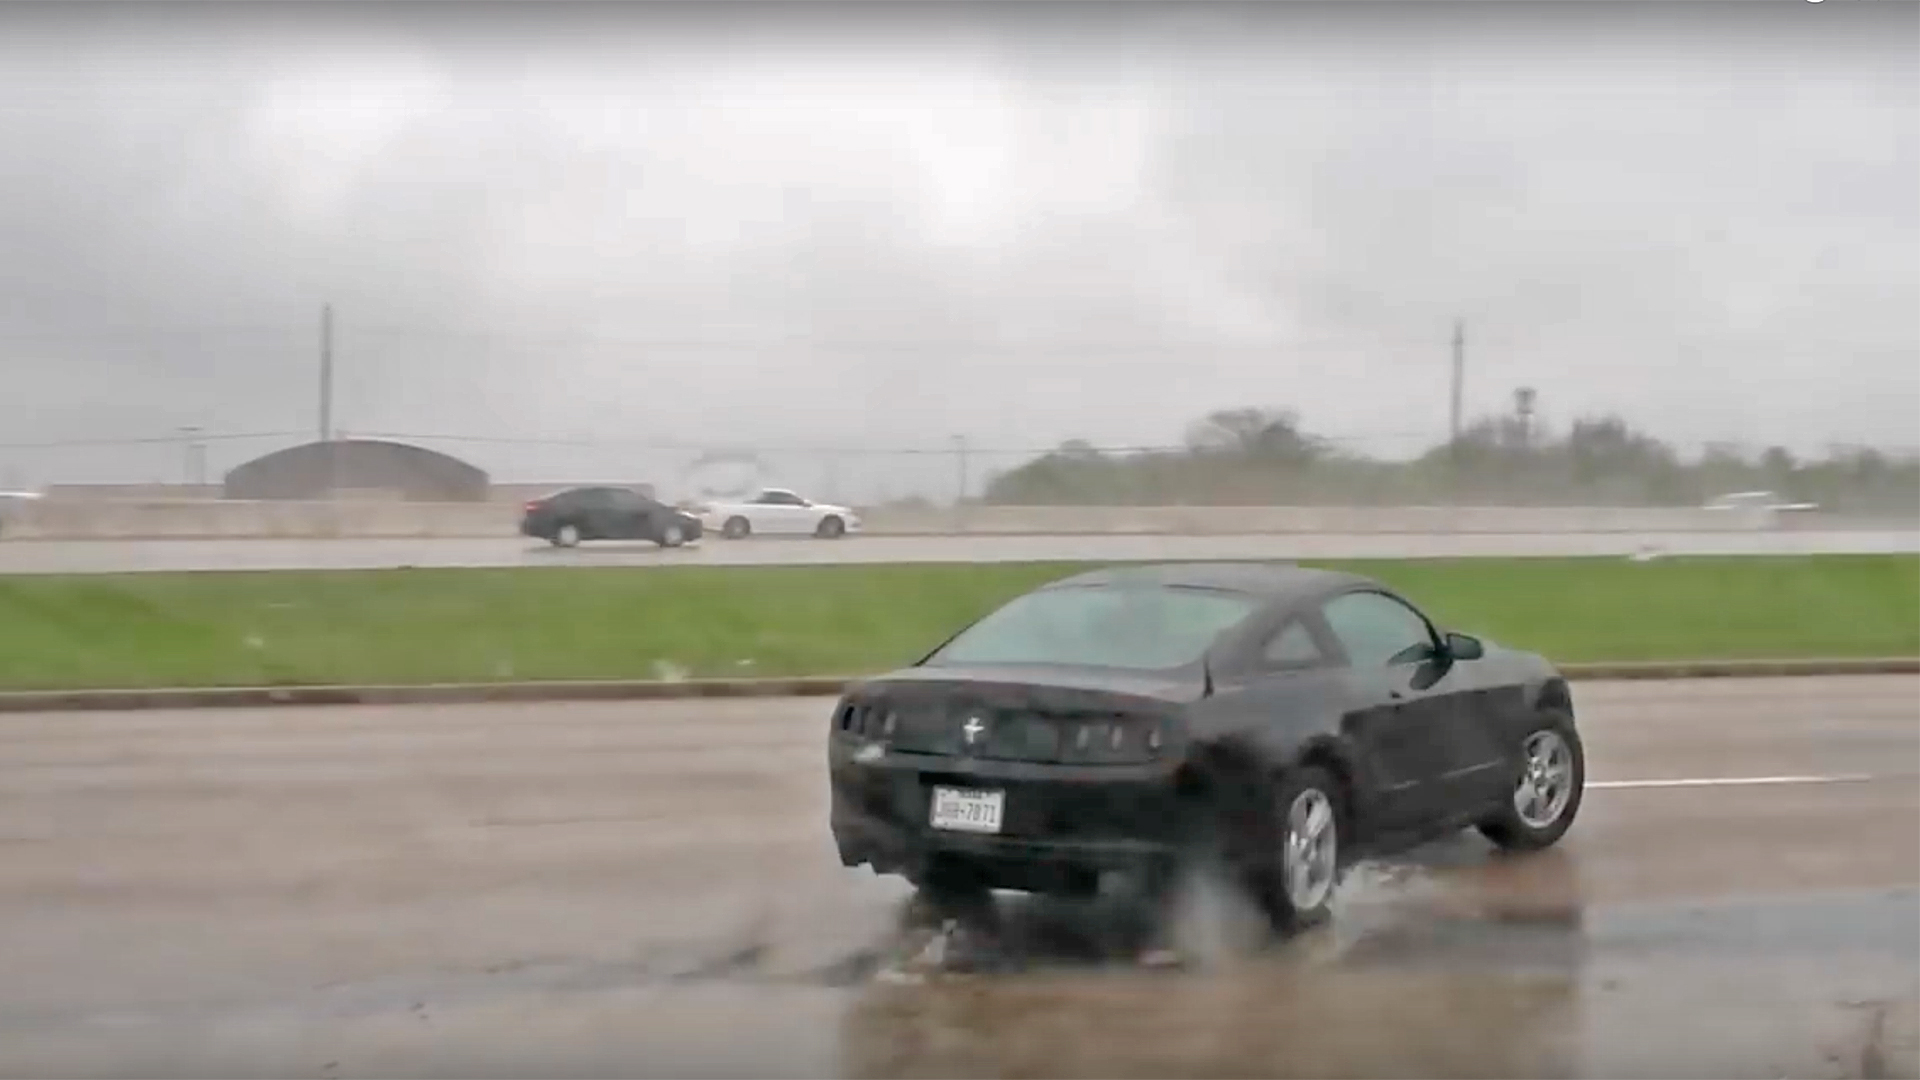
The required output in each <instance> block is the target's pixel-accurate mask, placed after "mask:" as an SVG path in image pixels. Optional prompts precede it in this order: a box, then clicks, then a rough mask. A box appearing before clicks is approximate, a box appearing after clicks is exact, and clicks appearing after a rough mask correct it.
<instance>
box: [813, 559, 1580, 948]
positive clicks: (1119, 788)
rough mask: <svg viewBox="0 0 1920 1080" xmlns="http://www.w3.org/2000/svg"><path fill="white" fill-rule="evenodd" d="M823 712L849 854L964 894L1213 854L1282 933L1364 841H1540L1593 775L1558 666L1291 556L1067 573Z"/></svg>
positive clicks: (1090, 878) (1076, 887) (1191, 862)
mask: <svg viewBox="0 0 1920 1080" xmlns="http://www.w3.org/2000/svg"><path fill="white" fill-rule="evenodd" d="M829 727H830V732H829V736H828V742H829V750H828V760H829V775H830V780H829V782H830V784H831V787H832V792H831V794H832V804H831V805H832V809H831V825H832V830H833V836H834V840H835V843H836V844H837V845H838V847H839V853H840V860H841V862H842V863H843V864H844V865H847V866H861V865H866V866H870V867H872V869H873V870H874V871H875V872H877V873H884V874H901V875H904V876H905V877H907V878H908V879H910V880H911V881H912V882H914V884H915V885H917V886H918V887H919V889H920V894H921V896H922V897H923V898H927V899H928V900H929V901H930V902H931V903H932V904H934V905H935V906H946V907H948V908H949V910H954V911H959V910H963V909H964V907H965V906H966V905H969V904H974V903H979V902H980V901H981V899H982V898H984V897H987V896H990V893H989V890H994V889H1011V890H1021V891H1027V892H1044V893H1067V894H1076V893H1088V892H1092V891H1094V890H1095V889H1097V888H1098V887H1099V884H1098V883H1099V882H1100V880H1101V878H1102V876H1103V875H1105V874H1107V873H1109V872H1114V873H1118V874H1120V875H1122V880H1134V881H1138V882H1144V883H1147V887H1148V890H1149V892H1152V891H1153V890H1155V889H1159V890H1161V891H1164V890H1165V888H1166V886H1167V884H1168V883H1170V882H1172V881H1173V880H1175V879H1176V878H1177V877H1178V876H1179V875H1180V873H1182V872H1183V871H1184V870H1186V869H1188V868H1191V867H1193V866H1196V865H1205V866H1208V867H1211V868H1214V869H1216V870H1219V871H1221V872H1224V873H1225V874H1226V875H1227V876H1228V878H1229V880H1231V881H1233V882H1234V883H1235V884H1236V885H1238V886H1240V887H1243V888H1244V889H1245V890H1247V893H1248V895H1250V897H1251V898H1252V899H1253V900H1255V901H1256V902H1257V903H1258V904H1259V906H1260V907H1261V908H1262V909H1263V910H1264V912H1265V913H1266V915H1267V916H1268V918H1269V919H1270V920H1271V921H1272V923H1273V925H1274V928H1275V929H1276V930H1278V931H1280V932H1282V933H1286V932H1290V931H1292V930H1295V929H1298V928H1301V927H1304V926H1307V925H1311V924H1313V923H1316V922H1319V921H1321V920H1322V919H1324V918H1325V917H1326V915H1327V913H1328V910H1329V906H1330V903H1331V900H1332V896H1333V891H1334V886H1335V882H1336V879H1337V876H1338V874H1339V873H1340V871H1341V869H1342V868H1344V867H1345V866H1347V865H1349V864H1350V863H1351V862H1352V861H1354V860H1355V859H1358V858H1362V857H1366V856H1377V855H1384V854H1390V853H1393V852H1396V851H1400V850H1404V849H1406V848H1410V847H1413V846H1415V845H1417V844H1420V843H1423V842H1425V841H1428V840H1432V839H1436V838H1438V837H1440V836H1442V835H1445V834H1447V833H1450V832H1454V831H1457V830H1460V829H1465V828H1478V829H1479V830H1480V831H1481V832H1483V833H1484V834H1486V836H1487V837H1489V838H1490V839H1491V840H1493V842H1495V843H1496V844H1498V845H1500V846H1502V847H1506V848H1515V849H1532V848H1542V847H1546V846H1548V845H1550V844H1552V843H1554V842H1555V841H1557V840H1558V839H1559V838H1560V836H1561V834H1562V833H1564V832H1565V831H1566V830H1567V828H1568V826H1569V825H1571V824H1572V822H1573V820H1574V816H1575V814H1576V813H1577V812H1578V811H1579V807H1580V800H1581V794H1582V791H1583V787H1584V784H1585V760H1584V756H1583V751H1582V747H1581V741H1580V736H1579V733H1578V732H1577V730H1576V728H1575V724H1574V717H1573V703H1572V699H1571V696H1570V695H1569V693H1568V688H1567V682H1566V680H1565V679H1564V678H1563V677H1562V676H1561V675H1560V673H1559V672H1558V671H1557V670H1556V669H1555V668H1554V666H1553V665H1552V664H1550V663H1548V662H1547V661H1546V660H1544V659H1542V658H1541V657H1539V656H1536V655H1533V654H1531V653H1526V652H1520V651H1516V650H1510V649H1505V648H1501V647H1499V646H1497V645H1494V644H1493V643H1491V642H1486V641H1482V640H1479V639H1477V638H1474V637H1471V636H1468V635H1466V634H1463V633H1454V632H1446V631H1443V630H1442V629H1441V628H1439V627H1438V626H1437V625H1436V624H1435V622H1434V621H1433V620H1432V619H1430V618H1429V617H1428V616H1427V615H1426V614H1424V613H1423V612H1422V611H1421V610H1420V609H1419V608H1418V607H1417V606H1415V605H1414V604H1413V603H1412V602H1410V601H1409V600H1407V599H1406V598H1405V597H1403V596H1400V595H1399V594H1397V593H1396V592H1394V591H1393V590H1392V589H1390V588H1388V587H1387V586H1385V585H1383V584H1381V583H1379V582H1377V581H1373V580H1370V579H1368V578H1365V577H1359V576H1356V575H1352V574H1345V573H1336V572H1333V571H1327V570H1312V569H1304V568H1299V567H1294V566H1288V565H1273V564H1218V563H1216V564H1195V563H1188V564H1172V565H1161V566H1137V567H1128V568H1114V569H1104V570H1095V571H1092V572H1088V573H1083V574H1079V575H1076V576H1073V577H1069V578H1066V579H1064V580H1061V581H1057V582H1054V583H1052V584H1049V585H1046V586H1043V587H1042V588H1040V589H1037V590H1035V591H1033V592H1030V593H1027V594H1025V595H1023V596H1020V597H1018V598H1016V599H1014V600H1012V601H1011V602H1009V603H1007V604H1006V605H1005V606H1003V607H1001V608H999V609H998V610H996V611H994V612H992V613H991V614H989V615H987V616H986V617H984V618H982V619H980V620H979V621H977V622H975V623H973V624H972V625H970V626H968V627H966V628H965V629H964V630H961V631H960V632H959V633H958V634H956V635H955V636H954V637H952V638H951V639H949V640H948V641H947V642H946V643H945V644H943V645H941V646H940V647H939V648H937V649H935V650H934V651H933V652H932V653H931V654H930V655H928V656H926V657H925V658H923V659H921V660H920V661H919V662H918V663H916V664H914V665H913V666H911V667H908V668H905V669H903V670H900V671H896V672H893V673H891V674H888V675H884V676H880V677H878V678H873V679H868V680H866V681H864V682H861V683H859V684H857V685H855V686H854V687H851V688H850V689H849V690H848V692H847V693H846V694H845V695H844V696H843V697H842V698H841V700H840V701H839V703H838V704H837V706H836V707H835V709H834V712H833V716H832V720H831V723H830V725H829Z"/></svg>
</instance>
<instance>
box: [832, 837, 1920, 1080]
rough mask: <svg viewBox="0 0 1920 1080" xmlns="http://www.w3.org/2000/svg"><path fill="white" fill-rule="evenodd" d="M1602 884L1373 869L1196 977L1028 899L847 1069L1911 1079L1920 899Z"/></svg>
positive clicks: (1570, 864) (1525, 874) (847, 1029)
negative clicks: (1908, 1052)
mask: <svg viewBox="0 0 1920 1080" xmlns="http://www.w3.org/2000/svg"><path fill="white" fill-rule="evenodd" d="M1466 854H1471V849H1470V845H1465V844H1463V845H1460V850H1456V851H1453V852H1449V851H1448V850H1447V848H1446V847H1442V848H1441V849H1439V850H1438V851H1436V852H1433V853H1430V860H1431V862H1432V863H1439V864H1441V865H1442V866H1444V864H1445V863H1446V862H1448V861H1451V859H1450V858H1449V856H1450V855H1466ZM1516 879H1524V881H1525V884H1524V885H1523V886H1520V887H1516ZM1580 895H1581V890H1580V887H1579V873H1578V863H1577V860H1575V859H1573V858H1572V857H1570V856H1568V855H1567V854H1566V853H1564V852H1559V851H1549V852H1545V853H1541V854H1537V855H1534V856H1530V857H1526V858H1517V859H1512V860H1506V859H1495V860H1492V861H1489V862H1487V863H1486V864H1485V865H1484V866H1482V867H1480V868H1479V872H1477V873H1471V874H1448V873H1447V872H1446V871H1445V870H1444V869H1439V870H1437V871H1436V868H1435V867H1434V866H1432V865H1427V866H1422V865H1406V864H1402V865H1395V866H1388V867H1381V866H1366V867H1361V868H1358V869H1357V870H1356V872H1355V873H1354V874H1353V875H1351V876H1350V878H1349V880H1348V881H1347V883H1346V885H1345V886H1344V887H1343V890H1342V896H1341V905H1340V906H1341V910H1340V913H1339V917H1338V919H1337V920H1336V921H1335V923H1334V924H1333V925H1331V926H1328V927H1325V928H1322V929H1320V930H1317V931H1314V932H1312V933H1310V934H1308V935H1304V936H1302V937H1300V938H1297V939H1295V940H1292V941H1289V942H1285V943H1280V944H1269V945H1267V946H1265V947H1262V946H1260V945H1258V944H1256V943H1255V941H1254V939H1252V937H1251V936H1250V933H1251V932H1250V931H1248V930H1246V929H1245V928H1242V932H1241V933H1239V934H1238V935H1236V934H1235V933H1234V932H1232V931H1228V932H1226V933H1225V934H1220V933H1215V934H1214V935H1212V937H1213V939H1214V942H1215V944H1216V946H1218V945H1220V944H1221V942H1222V941H1223V940H1224V941H1226V942H1227V944H1226V946H1225V947H1224V948H1221V947H1216V948H1215V949H1213V950H1212V951H1211V952H1210V953H1209V954H1208V955H1206V956H1203V957H1196V958H1192V959H1191V960H1190V961H1189V963H1187V964H1186V965H1185V966H1183V968H1182V969H1180V970H1172V971H1146V970H1141V969H1138V968H1135V967H1132V966H1130V965H1128V964H1127V963H1126V960H1125V950H1124V947H1120V948H1116V947H1115V943H1116V940H1118V939H1119V938H1123V937H1124V935H1119V936H1118V938H1117V937H1116V935H1113V934H1110V933H1107V932H1104V931H1103V929H1102V923H1103V921H1104V919H1105V918H1106V916H1105V915H1104V914H1103V913H1101V912H1099V911H1098V910H1093V909H1089V908H1085V907H1080V908H1075V907H1071V906H1067V905H1061V904H1057V903H1052V902H1047V901H1036V900H1028V899H1024V898H1023V899H1018V900H1014V901H1012V902H1010V903H1008V904H1006V905H1004V915H1003V918H1004V922H1005V925H1006V932H1005V934H1004V935H1003V936H1002V937H1001V938H999V939H998V940H997V941H996V942H994V943H991V944H989V943H987V942H984V941H982V942H977V943H976V945H975V948H977V949H978V950H979V951H982V952H984V953H986V954H988V957H989V959H988V961H987V962H986V963H980V962H978V960H977V958H975V959H973V960H970V961H969V962H963V963H961V964H960V965H958V967H959V968H960V969H961V970H962V971H964V972H965V973H956V971H955V965H953V963H952V960H953V954H952V953H949V955H948V956H947V957H945V958H942V959H944V960H945V961H946V963H942V964H937V965H934V966H932V967H931V968H929V967H927V966H925V965H922V967H921V968H920V969H919V970H914V969H913V968H912V966H911V965H908V966H907V968H906V970H902V971H899V972H898V973H892V977H891V978H887V977H885V976H887V975H888V974H889V973H890V972H885V971H883V972H882V973H881V974H882V976H883V977H882V978H881V979H880V980H878V981H877V982H876V984H875V985H873V986H871V987H868V988H867V989H865V990H863V991H862V992H861V993H860V994H859V996H858V998H857V999H856V1000H855V1001H854V1002H853V1003H852V1005H851V1006H850V1007H849V1010H848V1013H847V1017H846V1019H845V1021H844V1024H843V1026H842V1053H843V1055H844V1060H843V1062H842V1064H843V1067H844V1069H845V1072H846V1074H847V1075H851V1076H858V1077H894V1076H1111V1077H1133V1076H1141V1077H1146V1076H1269V1077H1293V1076H1321V1077H1348V1076H1351V1077H1386V1076H1434V1077H1455V1076H1458V1077H1486V1076H1531V1077H1562V1076H1566V1077H1573V1076H1762V1075H1764V1076H1785V1075H1795V1076H1800V1075H1809V1076H1811V1075H1820V1076H1827V1075H1832V1076H1874V1075H1878V1076H1887V1075H1905V1074H1906V1073H1907V1072H1910V1071H1911V1064H1910V1062H1909V1063H1908V1064H1905V1065H1899V1064H1897V1063H1895V1062H1894V1061H1893V1059H1892V1056H1891V1055H1890V1052H1889V1050H1888V1048H1887V1047H1885V1046H1876V1045H1875V1043H1876V1040H1879V1039H1884V1037H1885V1034H1886V1033H1885V1031H1884V1030H1882V1031H1879V1032H1876V1031H1875V1030H1874V1024H1875V1017H1874V1012H1875V1009H1876V1008H1877V1009H1879V1010H1880V1012H1882V1013H1885V1012H1887V1011H1889V1010H1902V1009H1904V1010H1907V1011H1909V1012H1910V1011H1911V1010H1912V1009H1914V1008H1916V1007H1920V1006H1916V1004H1915V1002H1916V1001H1920V996H1916V995H1920V985H1916V975H1915V965H1916V959H1915V958H1916V956H1920V893H1916V892H1915V891H1913V890H1891V891H1883V892H1877V893H1868V894H1849V895H1846V896H1836V897H1827V898H1819V899H1816V900H1814V901H1811V902H1795V903H1789V904H1773V903H1765V902H1744V903H1739V904H1733V905H1714V906H1692V907H1688V906H1678V905H1672V904H1666V905H1638V906H1621V907H1616V908H1612V909H1603V910H1600V911H1588V910H1586V909H1585V908H1584V907H1583V906H1582V904H1581V903H1580V900H1579V898H1580ZM1220 917H1221V916H1220V913H1219V911H1218V910H1217V909H1216V910H1215V911H1214V912H1213V913H1212V915H1211V918H1215V919H1217V918H1220ZM1229 918H1237V919H1250V918H1251V916H1250V915H1248V914H1246V913H1244V912H1239V913H1235V915H1233V916H1229ZM1213 929H1214V930H1216V931H1217V930H1218V929H1219V928H1218V927H1215V928H1213ZM1236 937H1237V940H1235V939H1236ZM1863 962H1864V964H1863ZM1863 968H1864V970H1863ZM1755 980H1758V983H1759V992H1757V993H1756V992H1755V989H1756V987H1755ZM1729 989H1734V990H1736V991H1739V992H1738V993H1737V994H1736V996H1734V997H1729V996H1728V991H1729ZM1884 1020H1885V1016H1884V1015H1882V1016H1881V1017H1880V1021H1881V1023H1882V1025H1883V1026H1884ZM1704 1031H1712V1032H1714V1033H1715V1036H1716V1037H1715V1038H1710V1039H1705V1040H1703V1039H1700V1038H1697V1037H1696V1036H1697V1035H1698V1034H1699V1033H1701V1032H1704Z"/></svg>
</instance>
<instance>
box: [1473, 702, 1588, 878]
mask: <svg viewBox="0 0 1920 1080" xmlns="http://www.w3.org/2000/svg"><path fill="white" fill-rule="evenodd" d="M1520 745H1521V753H1520V772H1519V775H1518V776H1517V777H1515V780H1514V790H1513V793H1512V795H1511V796H1510V797H1509V798H1508V799H1507V800H1506V801H1505V802H1504V803H1502V804H1501V807H1500V810H1499V811H1498V812H1497V813H1495V814H1494V815H1493V816H1492V817H1490V818H1488V819H1487V820H1486V821H1483V822H1481V823H1480V832H1481V834H1482V835H1483V836H1485V837H1486V838H1487V839H1489V840H1491V841H1493V842H1494V843H1495V844H1498V845H1499V846H1501V847H1503V848H1505V849H1507V850H1509V851H1538V850H1540V849H1541V848H1545V847H1551V846H1553V844H1555V843H1556V842H1558V841H1559V839H1560V838H1561V837H1562V836H1564V835H1566V832H1567V830H1568V829H1569V828H1571V827H1572V826H1573V819H1574V817H1575V816H1577V815H1578V814H1579V813H1580V802H1581V799H1582V798H1583V797H1584V796H1585V794H1586V786H1587V753H1586V748H1585V747H1584V746H1582V745H1581V743H1580V733H1579V732H1578V731H1577V730H1575V728H1574V724H1573V718H1572V717H1571V716H1568V715H1567V714H1566V713H1564V712H1558V711H1555V712H1548V713H1545V714H1543V715H1542V716H1541V718H1540V722H1539V723H1537V724H1535V725H1534V726H1533V727H1532V728H1530V729H1528V731H1527V734H1526V735H1525V737H1523V738H1522V739H1521V744H1520ZM1556 751H1557V753H1558V755H1559V756H1558V758H1557V761H1558V764H1556ZM1556 774H1558V775H1557V778H1556ZM1542 781H1545V782H1546V784H1547V787H1546V788H1545V789H1544V790H1543V789H1542V788H1541V786H1540V785H1541V783H1542ZM1536 797H1537V798H1536ZM1523 807H1531V808H1532V810H1531V812H1530V811H1529V810H1525V809H1523Z"/></svg>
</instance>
